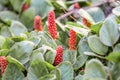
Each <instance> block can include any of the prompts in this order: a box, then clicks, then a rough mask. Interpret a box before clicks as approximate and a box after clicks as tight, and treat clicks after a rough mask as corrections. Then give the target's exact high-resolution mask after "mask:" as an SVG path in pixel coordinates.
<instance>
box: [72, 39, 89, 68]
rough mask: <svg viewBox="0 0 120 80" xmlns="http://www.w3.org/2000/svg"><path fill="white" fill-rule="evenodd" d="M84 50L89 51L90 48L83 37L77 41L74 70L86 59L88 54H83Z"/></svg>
mask: <svg viewBox="0 0 120 80" xmlns="http://www.w3.org/2000/svg"><path fill="white" fill-rule="evenodd" d="M86 51H90V52H91V49H90V47H89V45H88V43H87V39H86V38H85V37H84V38H82V39H81V40H80V42H79V43H78V57H77V60H76V63H75V64H74V65H73V67H74V69H75V70H77V69H79V68H81V67H82V66H83V65H84V64H85V62H86V61H87V59H88V56H86V55H85V54H84V52H86Z"/></svg>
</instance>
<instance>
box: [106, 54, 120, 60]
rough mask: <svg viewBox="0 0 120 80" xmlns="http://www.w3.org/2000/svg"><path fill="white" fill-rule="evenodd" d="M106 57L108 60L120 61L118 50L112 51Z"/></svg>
mask: <svg viewBox="0 0 120 80" xmlns="http://www.w3.org/2000/svg"><path fill="white" fill-rule="evenodd" d="M106 58H107V59H108V60H110V61H114V62H120V53H119V52H112V53H110V54H109V55H108V56H107V57H106Z"/></svg>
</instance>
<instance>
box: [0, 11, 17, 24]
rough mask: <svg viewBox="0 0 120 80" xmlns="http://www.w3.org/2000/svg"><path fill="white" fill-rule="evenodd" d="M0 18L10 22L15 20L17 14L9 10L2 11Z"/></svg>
mask: <svg viewBox="0 0 120 80" xmlns="http://www.w3.org/2000/svg"><path fill="white" fill-rule="evenodd" d="M0 19H1V20H2V21H4V22H6V23H8V24H10V22H11V20H17V15H16V14H15V13H14V12H11V11H2V12H0Z"/></svg>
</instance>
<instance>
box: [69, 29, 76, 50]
mask: <svg viewBox="0 0 120 80" xmlns="http://www.w3.org/2000/svg"><path fill="white" fill-rule="evenodd" d="M69 33H70V38H69V49H70V50H75V49H76V43H77V41H76V32H75V31H74V30H72V29H71V30H70V32H69Z"/></svg>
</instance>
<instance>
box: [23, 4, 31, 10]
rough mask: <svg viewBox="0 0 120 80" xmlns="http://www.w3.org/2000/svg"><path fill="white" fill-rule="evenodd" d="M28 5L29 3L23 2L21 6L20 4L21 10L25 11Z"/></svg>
mask: <svg viewBox="0 0 120 80" xmlns="http://www.w3.org/2000/svg"><path fill="white" fill-rule="evenodd" d="M29 7H30V5H29V4H27V3H24V4H23V6H22V12H23V11H25V10H27V9H28V8H29Z"/></svg>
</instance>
